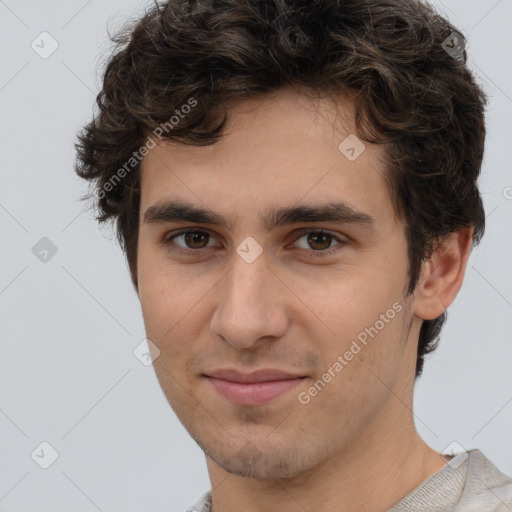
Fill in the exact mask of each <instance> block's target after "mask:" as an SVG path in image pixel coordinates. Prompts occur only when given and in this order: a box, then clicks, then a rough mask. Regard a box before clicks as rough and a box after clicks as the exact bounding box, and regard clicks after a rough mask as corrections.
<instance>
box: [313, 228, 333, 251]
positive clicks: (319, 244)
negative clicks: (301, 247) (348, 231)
mask: <svg viewBox="0 0 512 512" xmlns="http://www.w3.org/2000/svg"><path fill="white" fill-rule="evenodd" d="M307 240H308V244H309V246H310V247H311V248H312V249H314V250H316V251H323V250H325V249H329V247H330V245H331V242H332V240H333V237H332V236H331V235H329V234H328V233H323V232H313V233H310V234H309V235H308V239H307Z"/></svg>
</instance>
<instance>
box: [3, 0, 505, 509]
mask: <svg viewBox="0 0 512 512" xmlns="http://www.w3.org/2000/svg"><path fill="white" fill-rule="evenodd" d="M144 5H149V4H148V3H147V2H138V1H135V0H102V1H99V0H89V1H85V0H72V1H70V0H66V1H64V0H54V1H52V2H39V1H35V0H31V1H30V0H5V1H4V0H0V51H1V69H0V111H1V126H0V141H1V147H0V149H1V151H0V168H1V182H0V183H1V186H0V227H1V230H0V234H1V242H0V243H1V251H0V315H1V317H0V329H1V331H0V332H1V337H0V343H1V357H0V510H2V511H5V512H7V511H13V512H14V511H15V512H22V511H27V512H28V511H30V512H33V511H36V510H37V511H38V512H50V511H51V512H55V511H59V510H61V511H63V510H67V511H69V510H73V512H89V511H91V512H92V511H95V510H101V511H105V512H106V511H120V510H123V511H125V512H130V511H141V510H144V511H146V512H156V511H180V510H185V509H186V508H188V507H189V506H191V505H192V504H193V503H195V501H196V500H197V499H198V497H199V496H200V495H201V494H202V493H203V492H205V491H206V490H208V489H209V480H208V475H207V472H206V466H205V462H204V455H203V453H202V452H201V450H200V449H199V448H198V447H197V446H196V445H195V443H194V442H193V441H192V440H191V439H190V438H189V436H188V434H187V433H186V431H185V430H184V429H183V427H182V426H181V424H180V423H179V421H178V420H177V419H176V417H175V415H174V413H173V412H172V411H171V409H170V407H169V405H168V404H167V402H166V400H165V398H164V396H163V394H162V392H161V390H160V387H159V385H158V382H157V380H156V377H155V375H154V371H153V369H152V367H151V366H149V367H146V366H144V365H143V364H141V362H139V360H138V359H136V358H135V357H134V355H133V350H134V348H135V347H136V346H137V345H139V344H140V343H141V341H142V340H143V339H144V338H145V335H144V329H143V323H142V316H141V314H140V310H139V303H138V300H137V296H136V294H135V292H134V290H133V288H132V285H131V283H130V279H129V276H128V271H127V266H126V264H125V261H124V258H123V255H122V253H121V250H120V248H119V247H118V246H117V244H116V243H115V240H114V237H113V235H112V232H111V231H110V230H108V229H105V230H103V231H100V230H99V229H98V226H97V224H96V223H95V222H94V221H93V220H92V215H91V213H88V212H87V211H84V207H85V205H84V203H81V202H79V197H81V195H82V194H83V193H84V192H85V190H86V184H85V183H82V182H81V180H80V179H79V178H78V177H76V176H75V174H74V172H73V161H74V149H73V143H74V142H75V135H76V132H77V131H78V129H79V128H80V127H81V126H82V125H83V124H84V123H85V122H86V121H88V120H89V119H90V117H91V114H92V108H93V103H94V100H95V95H96V93H97V91H98V90H99V84H100V74H99V72H98V65H99V64H100V63H101V59H103V58H104V56H105V51H106V50H108V48H109V47H110V43H109V41H108V37H107V29H106V27H107V22H108V24H109V27H110V29H111V31H112V30H114V31H115V28H116V27H118V26H120V25H121V24H122V23H124V22H125V21H127V20H128V18H129V17H131V16H133V15H136V14H137V13H140V12H141V10H142V8H143V7H144ZM436 5H438V6H439V7H440V8H441V9H442V10H443V11H444V12H445V13H446V15H448V16H449V18H450V19H451V20H452V21H453V22H454V23H455V24H456V25H458V26H459V27H460V28H461V30H462V31H463V32H464V33H465V34H466V35H467V36H468V37H469V48H468V51H469V55H470V58H471V67H472V68H473V69H474V70H475V71H476V72H477V73H478V75H479V77H480V80H481V82H482V83H483V85H484V87H485V89H486V91H487V92H488V94H489V95H490V96H491V103H490V105H489V109H488V118H487V119H488V139H487V146H486V155H485V163H484V168H483V176H482V178H481V181H480V183H481V190H482V194H483V198H484V202H485V207H486V212H487V223H488V226H487V232H486V235H485V237H484V240H483V242H482V244H481V246H480V248H478V249H477V250H476V251H474V252H473V254H472V255H471V259H470V262H469V266H468V270H467V275H466V280H465V283H464V286H463V289H462V291H461V294H460V295H459V297H458V298H457V299H456V301H455V303H454V304H453V305H452V307H450V309H449V316H450V320H449V323H448V325H447V326H446V327H445V329H444V335H443V337H442V342H441V344H440V347H439V348H438V350H437V352H436V353H435V354H434V355H432V356H431V357H430V359H428V362H427V363H426V368H425V372H424V376H423V377H422V378H421V380H420V381H419V383H418V385H417V391H416V397H415V413H416V421H417V426H418V429H419V431H420V433H421V434H422V435H423V436H424V438H425V440H426V441H427V442H428V443H429V444H430V445H431V446H432V447H433V448H435V449H437V450H439V451H442V450H443V449H444V448H445V447H446V446H447V445H449V444H450V443H452V442H454V441H455V442H457V443H459V444H460V445H461V446H462V447H464V448H466V449H470V448H480V449H481V450H482V451H483V452H484V454H486V455H487V456H488V457H489V458H490V459H491V460H492V461H493V462H494V463H495V464H496V465H497V466H498V467H499V468H500V469H501V470H502V471H504V472H506V473H508V474H511V475H512V443H511V441H510V432H512V372H511V367H510V363H511V360H512V340H511V332H512V328H511V319H512V271H511V265H510V262H511V261H512V240H511V233H512V229H511V220H512V188H510V187H512V170H511V166H510V151H511V147H512V144H511V134H512V128H511V124H512V70H511V64H510V63H511V60H510V50H511V49H512V44H511V40H510V37H511V33H510V22H511V21H512V0H500V1H497V2H496V1H495V0H492V1H487V0H486V1H481V0H471V1H468V0H448V1H445V2H436ZM43 31H47V32H49V33H50V34H51V36H52V37H53V38H54V39H55V40H56V41H57V42H58V44H59V47H58V49H57V51H55V53H53V54H52V55H51V56H50V57H49V58H48V59H42V58H41V57H40V56H39V55H38V54H37V53H36V52H35V51H34V50H33V49H32V48H31V43H32V41H33V40H34V39H36V38H37V37H38V36H39V34H40V33H41V32H43ZM46 48H48V46H46ZM99 69H100V70H101V67H100V68H99ZM42 237H48V238H49V239H50V240H51V241H52V242H53V243H54V244H55V245H56V247H57V249H58V252H57V254H56V255H55V256H54V257H53V258H51V259H50V260H49V261H48V262H46V263H43V262H41V261H40V260H39V259H37V258H36V257H35V255H34V254H33V253H32V247H33V246H34V245H35V244H36V243H37V242H38V241H39V240H40V239H41V238H42ZM43 441H46V442H48V443H50V444H51V445H52V446H53V447H54V448H55V449H56V450H57V452H58V458H57V460H56V461H55V462H54V463H53V464H52V465H51V466H50V467H49V468H48V469H46V470H45V469H42V468H41V467H39V465H38V464H36V462H35V461H34V460H33V459H32V458H31V453H32V452H33V451H34V449H36V448H37V447H38V446H39V445H40V443H41V442H43ZM38 453H41V452H38ZM43 453H45V455H44V456H47V455H48V451H46V452H44V449H43ZM43 458H44V457H43V456H41V457H40V459H39V460H42V459H43Z"/></svg>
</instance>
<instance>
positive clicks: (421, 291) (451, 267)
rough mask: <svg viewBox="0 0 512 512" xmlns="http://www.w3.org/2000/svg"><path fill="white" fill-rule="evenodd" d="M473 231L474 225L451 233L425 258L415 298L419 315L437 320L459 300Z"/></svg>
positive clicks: (424, 318)
mask: <svg viewBox="0 0 512 512" xmlns="http://www.w3.org/2000/svg"><path fill="white" fill-rule="evenodd" d="M472 235H473V227H472V226H469V227H466V228H462V229H460V230H458V231H455V232H453V233H450V234H449V235H447V236H446V237H445V238H444V239H443V241H442V243H441V244H440V246H439V247H438V248H437V249H436V250H435V251H434V253H433V254H432V256H431V257H430V259H428V260H426V261H424V262H423V265H422V271H421V275H420V280H419V283H418V285H417V286H416V290H415V297H416V299H415V301H414V314H415V315H416V316H418V317H419V318H421V319H423V320H433V319H435V318H437V317H438V316H440V315H442V314H443V312H444V311H445V310H446V309H447V308H448V306H449V305H450V304H451V303H452V302H453V301H454V300H455V297H456V296H457V294H458V293H459V290H460V288H461V286H462V281H463V279H464V274H465V272H466V265H467V263H468V258H469V254H470V252H471V242H472Z"/></svg>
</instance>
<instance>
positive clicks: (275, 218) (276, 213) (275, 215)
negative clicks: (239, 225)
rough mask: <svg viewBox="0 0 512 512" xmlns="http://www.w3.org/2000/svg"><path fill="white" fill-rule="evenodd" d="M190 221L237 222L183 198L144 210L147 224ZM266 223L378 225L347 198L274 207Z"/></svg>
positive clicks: (226, 224) (263, 220)
mask: <svg viewBox="0 0 512 512" xmlns="http://www.w3.org/2000/svg"><path fill="white" fill-rule="evenodd" d="M176 221H186V222H193V223H195V224H212V225H215V226H222V227H225V228H226V229H228V230H230V231H233V224H232V223H231V222H230V221H229V220H228V219H226V218H224V217H223V216H221V215H219V214H217V213H215V212H213V211H210V210H207V209H204V208H198V207H197V206H194V205H192V204H190V203H187V202H185V201H182V200H174V201H173V200H165V201H160V202H158V203H156V204H154V205H152V206H149V207H148V208H147V209H146V211H145V212H144V220H143V223H144V224H149V223H163V222H176ZM260 221H261V224H262V226H263V227H264V228H265V229H266V230H267V231H270V230H272V229H273V228H275V227H277V226H284V225H287V224H299V223H307V222H339V223H343V224H356V225H359V226H361V227H364V228H374V227H375V219H374V218H373V217H372V216H371V215H369V214H367V213H364V212H361V211H358V210H355V209H354V208H352V207H351V206H349V205H348V204H346V203H344V202H330V203H325V204H304V205H299V206H290V207H283V208H277V209H274V210H271V211H270V212H268V213H267V214H266V215H264V216H262V217H261V218H260Z"/></svg>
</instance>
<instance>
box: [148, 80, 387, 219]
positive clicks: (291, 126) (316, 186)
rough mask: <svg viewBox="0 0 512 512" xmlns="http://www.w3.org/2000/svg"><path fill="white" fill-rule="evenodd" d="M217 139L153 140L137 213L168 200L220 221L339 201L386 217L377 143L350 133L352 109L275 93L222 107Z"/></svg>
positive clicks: (344, 103) (347, 105)
mask: <svg viewBox="0 0 512 512" xmlns="http://www.w3.org/2000/svg"><path fill="white" fill-rule="evenodd" d="M227 107H228V121H227V124H226V127H225V129H224V130H223V136H222V138H221V139H220V140H219V141H218V142H216V143H215V144H212V145H208V146H192V145H185V144H180V143H177V142H167V141H165V142H159V141H157V145H156V147H155V148H154V149H152V150H151V151H150V152H149V154H148V155H147V156H146V157H144V160H143V162H142V164H141V188H142V204H141V213H142V214H143V213H144V211H145V209H147V208H148V207H149V206H151V205H154V204H156V203H158V202H161V201H163V200H165V199H167V198H168V197H169V196H172V197H179V198H182V199H186V200H187V202H188V203H191V202H194V203H195V204H197V205H198V206H202V207H205V206H206V207H207V208H208V209H209V210H211V211H217V212H218V213H219V214H222V213H223V212H224V213H225V214H226V216H232V215H233V213H235V215H236V214H237V213H238V214H241V215H245V214H247V213H248V212H249V211H252V210H254V209H256V210H257V211H258V212H261V211H266V210H267V206H268V205H272V206H274V207H275V206H279V205H283V206H291V205H293V204H300V202H301V201H302V202H308V203H311V202H314V203H318V202H319V200H325V202H329V203H333V202H337V201H339V200H342V201H344V202H345V203H347V204H350V205H351V206H352V207H353V208H354V209H357V210H362V209H366V210H368V208H370V210H373V211H374V214H375V215H374V216H376V217H379V216H382V215H385V214H389V213H390V208H391V210H393V208H392V205H391V199H390V195H389V191H388V190H387V185H386V182H385V180H384V169H385V164H384V156H385V154H384V151H385V148H384V146H376V145H372V144H368V143H363V142H362V141H360V140H359V139H358V138H357V137H356V136H355V133H354V132H355V126H354V114H355V105H354V104H353V103H352V102H351V101H349V100H348V99H347V98H345V97H340V99H339V100H338V101H337V102H335V101H334V100H333V99H332V98H320V99H319V98H315V99H312V98H310V97H308V96H305V95H301V94H299V93H297V92H295V91H290V90H282V91H279V92H278V93H275V94H273V95H269V96H267V97H265V98H263V99H262V98H258V99H255V98H253V99H250V100H244V101H239V102H236V103H233V104H232V105H227Z"/></svg>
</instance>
